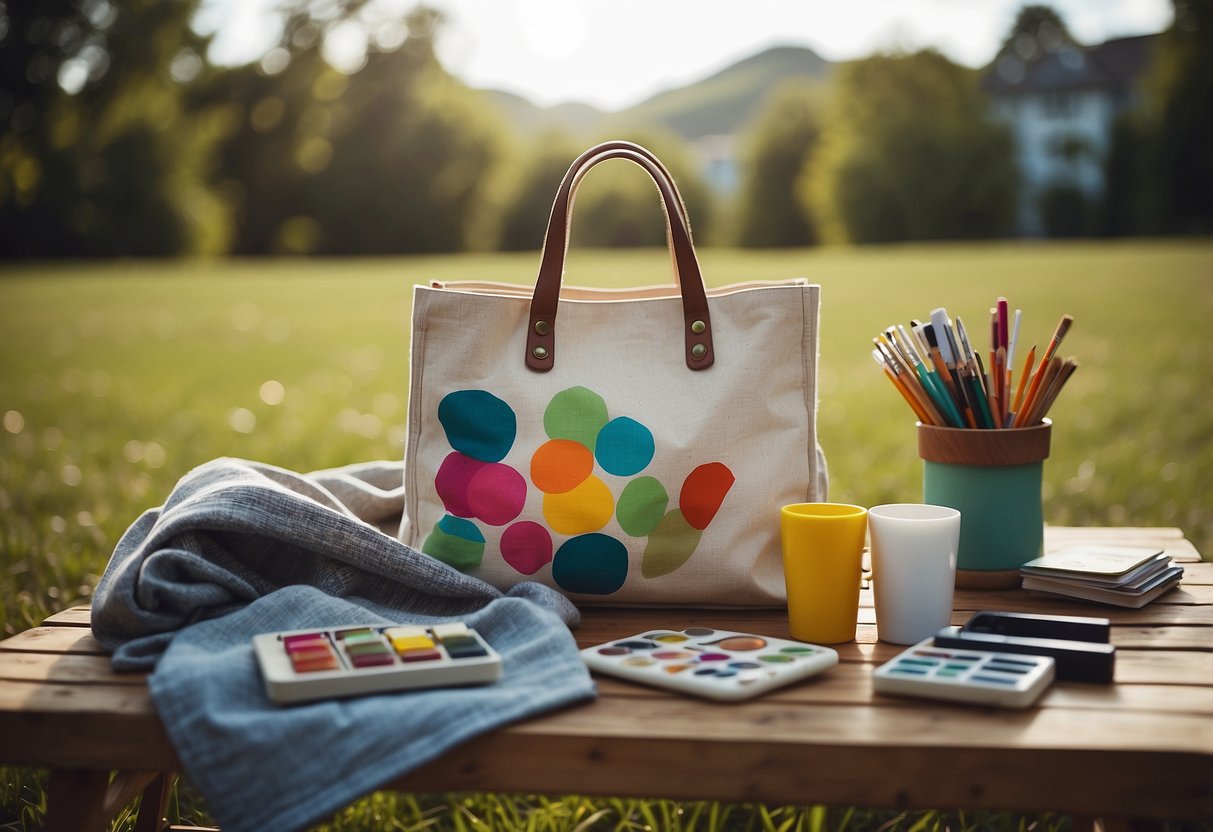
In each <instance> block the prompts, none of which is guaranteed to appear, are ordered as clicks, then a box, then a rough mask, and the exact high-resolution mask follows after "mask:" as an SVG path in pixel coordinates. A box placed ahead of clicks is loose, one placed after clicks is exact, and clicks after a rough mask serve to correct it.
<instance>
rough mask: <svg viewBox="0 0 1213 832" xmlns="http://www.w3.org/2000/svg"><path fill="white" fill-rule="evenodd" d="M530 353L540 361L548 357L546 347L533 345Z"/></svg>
mask: <svg viewBox="0 0 1213 832" xmlns="http://www.w3.org/2000/svg"><path fill="white" fill-rule="evenodd" d="M531 355H533V356H535V357H536V358H538V359H539V360H540V361H542V360H543V359H545V358H547V357H548V351H547V348H546V347H535V349H533V350H531Z"/></svg>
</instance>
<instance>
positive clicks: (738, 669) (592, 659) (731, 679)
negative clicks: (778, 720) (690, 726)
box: [581, 627, 838, 702]
mask: <svg viewBox="0 0 1213 832" xmlns="http://www.w3.org/2000/svg"><path fill="white" fill-rule="evenodd" d="M581 659H582V661H584V662H585V663H586V666H588V667H589V668H590V669H591V670H594V671H597V672H599V673H607V674H610V675H612V676H618V677H620V678H623V679H627V680H629V681H633V682H640V683H642V684H646V685H655V686H657V687H663V688H669V689H671V690H676V691H678V692H680V693H689V694H692V695H694V696H702V697H706V698H708V699H718V700H721V701H724V702H736V701H739V700H742V699H750V698H753V697H755V696H758V695H759V694H763V693H766V692H767V691H769V690H773V689H774V688H778V687H782V686H784V685H787V684H791V683H792V682H796V681H799V680H801V679H805V678H808V677H809V676H814V675H816V674H818V673H821V672H822V671H825V670H829V669H830V668H831V667H833V666H834V665H836V664H838V653H837V652H836V651H834V650H833V649H831V648H829V647H822V646H820V645H817V644H806V643H804V642H801V641H791V640H789V639H784V638H775V637H773V636H763V635H757V634H755V633H740V632H733V631H729V630H713V629H711V628H708V627H688V628H687V629H685V630H648V631H646V632H643V633H639V634H637V635H634V636H627V637H626V638H620V639H615V640H613V641H608V642H605V643H603V644H598V645H595V646H593V647H587V648H586V649H584V650H582V651H581Z"/></svg>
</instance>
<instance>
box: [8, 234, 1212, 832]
mask: <svg viewBox="0 0 1213 832" xmlns="http://www.w3.org/2000/svg"><path fill="white" fill-rule="evenodd" d="M700 259H701V262H702V264H703V267H704V272H705V275H706V276H707V278H708V280H709V282H710V283H712V284H724V283H729V282H734V281H739V280H749V279H771V278H783V277H793V276H805V277H808V278H810V279H811V280H813V281H814V282H819V283H821V284H822V286H823V292H822V299H823V305H822V328H821V332H822V337H821V366H820V381H821V385H820V386H821V390H820V396H821V403H820V411H819V430H820V439H821V443H822V445H823V447H824V449H825V452H826V456H827V459H828V462H829V466H830V479H831V493H830V497H831V499H834V500H839V501H845V502H855V503H859V504H864V505H875V504H877V503H881V502H890V501H913V500H918V499H921V495H922V491H921V482H920V478H921V463H920V462H919V460H918V458H917V453H916V446H915V436H914V427H913V425H914V418H913V415H912V413H911V411H910V409H909V408H908V407H907V406H906V404H905V403H904V402H903V401H902V399H901V398H900V397H899V396H898V394H897V393H896V391H895V390H894V389H893V388H892V386H891V385H890V384H889V382H888V380H887V379H886V378H884V376H883V374H882V373H881V371H880V370H879V369H878V368H877V367H876V365H875V364H874V362H873V361H872V358H871V356H870V350H871V346H872V344H871V339H872V337H873V336H874V335H876V334H877V333H878V332H880V331H881V330H883V329H884V328H885V327H886V326H888V325H889V324H892V323H906V324H908V323H909V321H910V319H912V318H923V319H925V318H927V317H928V315H929V313H930V311H931V310H932V309H933V308H935V307H937V306H946V307H947V308H948V310H949V311H950V312H951V313H952V315H953V316H955V315H960V316H961V317H962V318H964V319H965V320H966V323H969V329H970V332H971V333H972V334H974V336H975V341H977V340H980V341H981V343H983V344H984V343H985V332H986V327H985V325H984V322H985V321H986V316H987V314H988V309H989V307H990V306H991V305H992V304H993V303H994V301H995V299H996V298H997V297H998V296H999V295H1004V296H1006V297H1007V298H1009V300H1010V302H1011V307H1012V308H1013V309H1014V308H1016V307H1018V308H1021V309H1022V310H1023V323H1022V328H1021V332H1020V339H1021V340H1020V343H1021V344H1022V348H1021V352H1020V355H1021V356H1022V355H1023V354H1024V352H1025V351H1026V348H1027V347H1028V346H1030V345H1031V344H1033V343H1036V344H1038V345H1039V346H1040V347H1041V348H1042V349H1043V347H1044V346H1045V344H1046V343H1047V342H1048V339H1049V336H1050V335H1051V333H1052V331H1053V328H1054V326H1055V325H1056V323H1057V321H1058V319H1059V318H1060V317H1061V315H1062V314H1064V313H1070V314H1072V315H1073V316H1074V318H1075V324H1074V327H1073V329H1072V330H1071V331H1070V334H1069V335H1068V336H1067V339H1066V341H1065V343H1064V344H1063V347H1062V350H1061V353H1062V354H1064V355H1073V356H1076V357H1077V358H1078V360H1079V363H1080V367H1079V369H1078V372H1077V373H1076V375H1075V376H1074V378H1073V379H1072V380H1071V381H1070V383H1069V385H1068V386H1067V387H1066V389H1065V391H1064V392H1063V393H1062V396H1061V398H1060V399H1059V400H1058V402H1057V405H1056V406H1055V407H1054V409H1053V411H1052V413H1051V416H1052V418H1053V420H1054V423H1055V427H1054V432H1053V450H1052V455H1051V457H1050V459H1049V460H1048V461H1047V462H1046V464H1045V480H1046V482H1045V495H1044V496H1045V501H1044V506H1045V517H1046V520H1047V521H1048V522H1050V523H1054V524H1091V525H1167V526H1178V527H1180V528H1181V529H1182V530H1183V531H1184V533H1185V534H1186V535H1187V536H1188V537H1189V538H1191V539H1192V540H1193V541H1194V542H1195V543H1196V545H1197V547H1198V548H1200V549H1201V550H1202V551H1203V552H1204V553H1205V554H1206V556H1209V555H1211V554H1213V506H1210V504H1209V500H1208V495H1209V486H1208V483H1210V482H1213V399H1210V398H1209V392H1208V391H1209V382H1210V380H1211V379H1213V339H1210V338H1207V337H1205V336H1206V335H1207V334H1208V333H1206V332H1205V328H1206V327H1207V326H1208V322H1209V321H1210V320H1213V242H1209V241H1145V242H1142V241H1135V242H1082V243H1067V244H1054V243H1048V244H1045V243H1006V244H1001V243H1000V244H988V245H938V246H934V245H916V246H889V247H874V248H861V249H843V248H838V249H832V248H826V249H820V250H797V251H779V252H742V251H736V250H714V249H706V250H704V251H702V252H700ZM537 264H538V258H537V256H536V255H534V254H522V255H487V254H486V255H459V256H450V257H418V258H401V259H384V260H268V261H236V262H225V261H219V262H184V263H182V262H130V263H125V262H115V263H105V264H79V265H76V264H56V265H13V264H5V265H4V266H3V267H2V269H3V271H2V272H0V344H2V346H0V419H2V423H0V627H2V628H3V635H4V636H7V635H11V634H13V633H15V632H18V631H20V630H22V629H25V628H27V627H30V626H32V625H35V624H37V623H38V622H39V621H40V620H41V619H42V618H44V617H45V616H46V615H47V614H48V613H51V612H53V611H55V610H58V609H61V608H64V607H66V606H70V605H74V604H82V603H88V600H89V595H90V592H91V588H92V587H93V585H94V584H95V582H96V580H97V577H98V576H99V575H100V573H101V571H102V570H103V568H104V566H105V564H106V561H107V559H108V557H109V553H110V551H111V550H112V548H113V546H114V544H115V542H116V541H117V539H118V538H119V536H120V535H121V534H122V532H123V531H124V530H125V528H126V527H127V526H128V525H129V524H130V523H131V521H133V520H134V519H135V518H136V517H137V516H138V514H139V513H140V512H141V511H142V510H143V509H144V508H147V507H150V506H153V505H157V504H159V503H160V502H161V501H162V500H163V498H164V497H165V496H166V495H167V494H168V492H169V491H170V490H171V488H172V486H173V484H174V483H175V482H176V480H177V479H178V478H179V477H180V476H181V475H183V474H184V473H185V472H186V471H188V470H189V469H190V468H192V467H193V466H195V465H197V464H199V463H202V462H204V461H206V460H208V459H211V458H213V457H216V456H238V457H247V458H252V459H257V460H262V461H265V462H270V463H274V464H277V465H282V466H285V467H288V468H292V469H296V470H311V469H316V468H322V467H328V466H333V465H340V464H345V463H349V462H354V461H360V460H366V459H380V458H393V459H394V458H398V457H399V456H400V455H401V454H402V444H403V436H404V420H405V402H406V398H407V389H408V368H407V351H408V321H409V307H410V297H411V287H412V285H413V284H414V283H421V282H426V281H429V280H433V279H438V280H458V279H477V280H507V281H513V282H520V283H526V282H530V281H532V280H533V279H534V274H535V270H536V267H537ZM668 268H669V261H668V259H667V258H666V257H665V255H664V254H663V253H660V252H657V251H631V252H599V251H588V250H587V251H577V250H574V251H573V252H572V253H571V254H570V258H569V270H568V278H567V279H568V281H569V282H571V283H580V284H588V285H625V284H626V285H632V284H634V285H640V284H645V283H657V282H665V281H667V280H668V279H669V278H668ZM637 358H638V360H640V359H641V358H642V357H641V356H638V357H637ZM1020 360H1021V361H1022V358H1021V359H1020ZM1019 369H1020V368H1019V367H1016V372H1017V373H1018V372H1019ZM17 776H18V775H12V776H11V777H10V772H9V771H8V770H6V771H5V780H6V783H4V784H0V798H3V801H4V803H5V804H6V805H3V806H0V824H3V823H4V822H5V821H8V822H14V823H15V822H17V821H15V820H14V819H15V818H17V816H18V815H19V814H20V811H19V810H18V809H16V808H14V805H15V803H18V802H21V803H23V805H25V808H26V809H28V808H29V806H28V805H27V804H29V803H30V801H31V800H32V801H33V802H36V801H37V797H36V795H35V796H34V797H32V798H31V797H30V795H29V789H28V788H26V787H23V786H21V784H20V783H17V784H16V785H14V783H15V782H16V781H14V780H12V777H17ZM376 805H377V806H378V808H375V807H373V806H371V804H369V803H368V804H366V806H364V807H363V809H362V810H360V811H361V812H362V814H363V816H365V817H366V818H369V817H371V816H372V815H379V814H381V813H382V812H384V811H395V810H390V809H388V808H387V807H385V806H383V805H381V804H376ZM401 805H403V804H398V803H394V804H392V806H395V807H396V808H397V809H399V807H400V806H401ZM459 805H462V804H459ZM506 805H507V804H506V803H505V802H492V801H490V802H489V803H487V804H486V803H484V802H480V803H477V804H476V807H475V808H474V809H460V808H458V805H457V803H456V802H451V803H450V804H449V806H448V805H447V804H442V806H447V808H445V809H444V808H442V806H439V808H438V809H437V810H435V809H433V808H432V807H422V808H417V811H416V814H415V815H411V817H415V822H411V825H410V824H405V823H404V822H401V823H400V825H399V826H398V827H397V828H401V829H404V828H422V827H425V826H429V825H431V823H430V822H431V821H435V822H437V821H436V820H435V819H436V818H438V817H442V818H445V820H443V824H444V827H443V828H460V827H459V824H460V823H462V822H466V825H467V826H468V827H469V828H470V827H471V826H474V825H476V823H475V822H474V821H473V820H472V819H471V818H473V817H476V813H477V812H480V813H481V814H485V813H489V814H491V813H492V812H494V811H496V812H504V811H505V809H506ZM543 805H545V806H555V807H557V809H555V810H553V811H555V812H556V814H557V815H559V816H561V817H563V818H564V820H562V821H561V823H562V824H565V825H561V824H554V825H551V826H540V827H536V828H570V829H571V828H574V827H578V828H589V827H585V826H579V824H583V823H584V822H585V821H587V820H591V821H592V822H591V826H593V823H595V822H598V821H600V820H602V822H603V823H606V822H607V821H606V820H603V818H606V817H608V816H609V818H613V820H610V828H641V827H643V826H645V825H646V824H647V821H646V820H645V819H644V817H643V815H644V812H649V813H650V814H652V813H653V812H658V811H660V812H675V813H677V816H678V817H680V818H681V817H682V814H683V812H684V808H683V807H681V806H680V807H677V808H670V807H668V806H666V805H665V804H663V803H660V802H648V803H642V804H638V805H639V806H640V807H642V808H639V809H638V808H635V807H633V808H632V809H629V810H628V811H629V812H631V814H628V815H627V816H626V818H625V816H624V814H623V813H622V810H620V811H618V812H617V811H615V810H614V809H611V810H610V811H608V808H609V807H606V802H605V801H604V802H603V803H602V804H601V805H592V804H588V803H584V802H582V803H572V804H570V803H569V802H568V801H565V802H559V801H557V802H545V803H544V804H543ZM509 806H510V807H511V809H510V811H513V812H515V814H519V813H521V814H520V817H521V818H522V820H524V821H525V818H526V812H524V811H523V810H519V809H517V808H516V807H514V804H509ZM486 807H487V808H486ZM435 811H438V812H439V815H435V814H434V812H435ZM599 811H603V812H606V813H607V814H605V815H602V816H596V813H597V812H599ZM686 811H690V810H689V809H687V810H686ZM697 811H698V812H700V813H703V815H704V817H705V818H706V817H707V812H708V811H709V810H707V809H704V808H702V807H700V808H699V809H698V810H697ZM713 811H719V809H718V808H717V809H716V810H713ZM761 811H762V814H764V815H766V816H767V820H770V817H771V816H770V813H769V812H767V811H766V810H765V809H764V810H761ZM443 812H445V814H442V813H443ZM806 812H807V810H806ZM461 813H462V814H461ZM637 813H638V814H637ZM697 816H698V815H697ZM461 817H462V818H464V821H458V818H461ZM786 817H792V820H793V821H794V822H795V823H796V828H814V829H817V828H837V827H838V822H839V819H838V818H834V819H833V821H827V819H826V818H825V816H824V815H821V814H820V813H818V814H817V815H812V816H810V815H809V814H803V813H802V814H800V815H796V816H794V817H793V816H791V815H789V816H786ZM831 817H832V816H831ZM935 817H936V819H935V821H934V823H935V824H936V826H937V827H938V823H939V820H938V818H939V817H940V816H935ZM627 818H632V819H636V818H639V820H636V821H635V826H634V827H633V826H629V825H627V824H628V823H631V822H632V821H631V820H627ZM745 818H746V819H747V820H746V823H748V824H750V825H752V826H753V824H755V823H757V825H756V826H753V828H759V829H762V828H768V825H767V821H764V820H762V816H761V815H760V814H759V812H758V810H754V811H752V812H749V813H747V814H745ZM814 818H815V820H814ZM882 818H883V819H882V820H881V821H880V823H885V822H887V821H888V820H889V819H890V818H892V819H894V820H897V818H896V816H895V815H887V816H882ZM668 819H669V818H667V820H668ZM756 819H757V820H756ZM785 819H786V818H785V816H778V817H775V819H774V820H770V826H769V828H776V827H779V828H783V823H784V820H785ZM566 821H567V823H565V822H566ZM625 821H626V823H625ZM360 822H361V821H359V820H358V819H357V818H354V819H353V820H351V821H350V822H349V823H350V824H351V825H346V821H342V820H341V819H340V818H338V819H334V822H333V823H334V824H336V825H335V826H332V827H327V828H334V829H337V828H340V829H363V828H365V829H372V828H384V827H382V826H379V825H377V822H376V823H375V824H371V825H366V826H360V825H358V823H360ZM897 822H898V823H899V824H900V826H899V827H897V828H907V829H908V828H910V827H911V826H912V825H917V824H920V823H922V816H920V815H919V816H910V817H903V818H902V819H901V820H898V821H897ZM368 823H369V821H368ZM848 823H849V824H851V828H855V825H856V824H857V823H858V821H857V820H856V819H855V818H852V817H851V816H849V815H848V816H847V820H845V821H843V822H842V825H844V826H845V825H847V824H848ZM965 823H967V824H968V826H965V825H964V824H965ZM734 824H736V825H734ZM976 825H977V826H980V825H981V824H980V823H978V824H976ZM961 826H962V828H975V824H974V821H973V819H972V818H969V819H968V820H967V821H963V820H962V822H961ZM0 828H8V827H0ZM16 828H20V826H17V827H16ZM481 828H483V827H481ZM495 828H524V826H523V825H517V826H510V825H509V824H508V823H507V822H506V819H505V818H504V817H501V818H499V823H498V824H495ZM594 828H599V827H598V826H594ZM604 828H605V827H604ZM682 828H690V827H685V826H684V827H682ZM713 828H746V827H745V824H742V823H741V822H740V821H739V820H738V818H737V817H734V818H733V820H732V821H728V822H726V823H725V824H723V825H719V826H715V827H713ZM873 828H874V827H873ZM922 828H935V827H932V822H930V821H929V822H927V823H926V825H925V826H923V827H922ZM939 828H942V827H939ZM952 828H956V826H955V824H953V825H952Z"/></svg>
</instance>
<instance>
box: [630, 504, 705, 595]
mask: <svg viewBox="0 0 1213 832" xmlns="http://www.w3.org/2000/svg"><path fill="white" fill-rule="evenodd" d="M702 537H703V532H702V531H700V530H699V529H697V528H695V527H694V526H692V525H691V524H690V523H688V522H687V519H686V517H684V516H683V514H682V511H681V510H679V509H674V510H673V511H671V512H668V513H667V514H666V515H665V517H662V518H661V522H659V523H658V524H657V528H655V529H653V532H652V534H650V535H649V539H648V541H647V542H646V543H645V546H644V556H643V557H642V558H641V561H640V574H641V575H643V576H644V577H646V578H660V577H661V576H662V575H668V574H670V573H671V572H673V571H675V570H676V569H678V568H680V567H681V566H682V565H683V564H684V563H686V562H687V561H688V560H690V558H691V555H693V554H695V550H696V549H697V548H698V547H699V540H700V538H702Z"/></svg>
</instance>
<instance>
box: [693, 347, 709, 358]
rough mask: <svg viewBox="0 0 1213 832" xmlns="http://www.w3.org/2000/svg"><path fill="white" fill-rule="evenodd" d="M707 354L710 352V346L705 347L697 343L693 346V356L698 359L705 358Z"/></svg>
mask: <svg viewBox="0 0 1213 832" xmlns="http://www.w3.org/2000/svg"><path fill="white" fill-rule="evenodd" d="M707 354H708V348H707V347H705V346H704V345H703V344H696V345H695V346H693V347H691V357H692V358H694V359H695V360H696V361H698V360H699V359H701V358H703V357H704V356H705V355H707Z"/></svg>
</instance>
